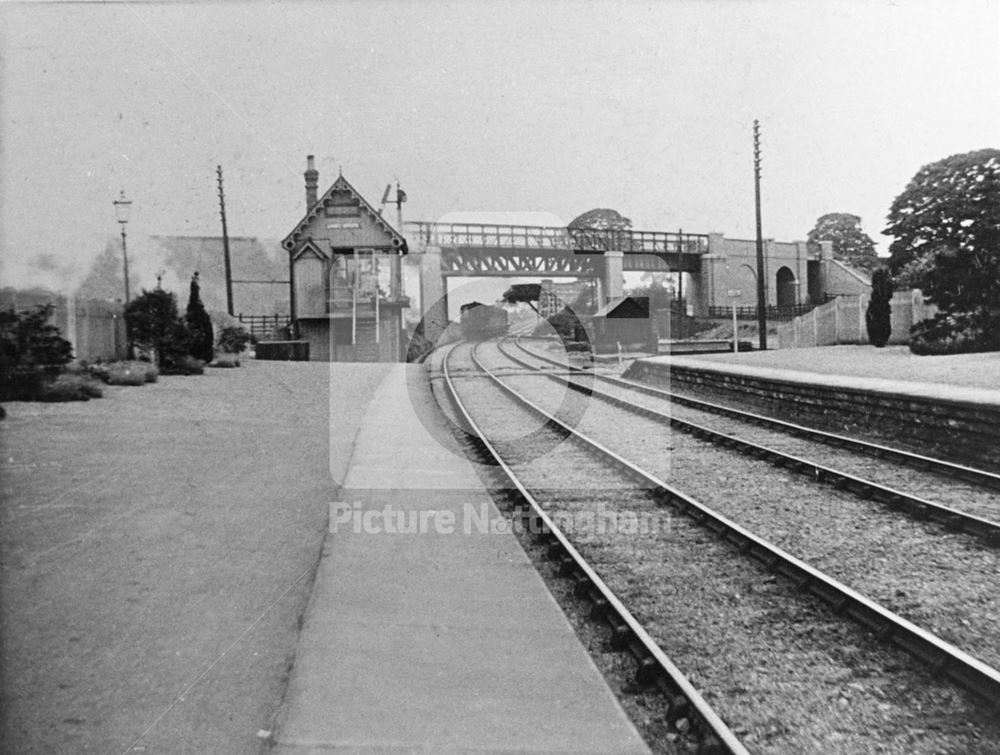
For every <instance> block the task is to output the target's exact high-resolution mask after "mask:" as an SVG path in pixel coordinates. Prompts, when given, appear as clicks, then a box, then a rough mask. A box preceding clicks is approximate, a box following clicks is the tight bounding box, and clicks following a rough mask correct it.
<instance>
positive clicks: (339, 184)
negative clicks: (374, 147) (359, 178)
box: [281, 175, 406, 252]
mask: <svg viewBox="0 0 1000 755" xmlns="http://www.w3.org/2000/svg"><path fill="white" fill-rule="evenodd" d="M335 191H346V192H347V193H349V194H350V195H351V198H352V199H354V200H356V201H357V203H358V205H359V206H360V207H361V209H362V210H365V211H366V212H368V213H369V214H370V215H371V216H372V218H373V219H374V221H375V224H376V225H378V226H379V227H380V228H381V229H382V230H383V231H385V232H386V233H388V234H389V235H390V236H392V237H393V238H394V239H398V240H399V244H400V247H401V248H402V249H403V250H404V251H405V249H406V239H404V238H403V236H402V234H400V233H399V231H397V230H396V229H395V228H393V227H392V226H391V225H390V224H389V222H388V221H387V220H386V219H385V218H383V217H382V216H381V215H380V214H379V213H378V211H377V210H376V209H375V208H374V207H372V206H371V205H370V204H368V200H366V199H365V198H364V197H363V196H361V194H359V193H358V191H357V189H355V188H354V187H353V186H351V184H350V183H349V182H348V180H347V179H346V178H344V176H343V175H340V176H337V180H336V181H334V182H333V185H332V186H331V187H330V188H329V189H327V190H326V191H325V192H324V193H323V195H322V196H321V197H320V198H319V199H317V200H316V203H315V204H313V206H312V207H310V208H309V209H308V211H307V212H306V214H305V215H304V216H303V217H302V219H301V220H300V221H299V222H298V223H296V224H295V230H293V231H292V232H291V233H289V234H288V235H287V236H285V239H284V241H282V242H281V245H282V246H283V247H284V248H285V250H287V251H289V252H290V251H292V250H293V249H294V248H295V245H296V243H298V241H299V240H300V239H301V237H302V234H303V233H304V232H305V230H306V228H308V226H309V223H311V222H312V221H313V220H315V219H316V218H317V217H319V214H320V213H321V212H322V211H323V207H324V204H325V202H326V200H327V199H330V198H331V197H332V196H333V193H334V192H335Z"/></svg>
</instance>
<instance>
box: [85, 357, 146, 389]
mask: <svg viewBox="0 0 1000 755" xmlns="http://www.w3.org/2000/svg"><path fill="white" fill-rule="evenodd" d="M80 371H81V372H83V373H84V374H86V375H89V376H91V377H94V378H97V379H98V380H100V381H101V382H103V383H107V384H108V385H143V384H145V383H155V382H156V378H157V376H158V375H159V370H157V369H156V365H155V364H152V363H150V362H140V361H128V362H97V363H96V364H87V365H81V368H80Z"/></svg>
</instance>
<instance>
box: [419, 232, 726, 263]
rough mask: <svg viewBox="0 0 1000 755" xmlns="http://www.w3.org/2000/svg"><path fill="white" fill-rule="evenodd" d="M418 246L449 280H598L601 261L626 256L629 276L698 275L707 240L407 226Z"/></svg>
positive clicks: (681, 236) (637, 234)
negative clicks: (427, 249) (437, 258)
mask: <svg viewBox="0 0 1000 755" xmlns="http://www.w3.org/2000/svg"><path fill="white" fill-rule="evenodd" d="M405 227H406V232H407V236H409V237H410V238H411V239H412V240H413V241H415V242H416V243H417V244H418V245H419V246H436V247H438V248H440V249H441V251H442V257H441V266H442V273H444V274H446V275H476V276H489V275H499V276H504V275H514V274H525V273H539V274H544V275H579V276H592V275H599V274H600V270H601V263H600V257H601V256H603V254H604V253H606V252H621V253H622V255H623V269H624V270H629V271H667V270H672V271H685V272H697V271H698V270H699V269H700V266H701V257H702V255H704V254H705V253H707V252H708V235H707V234H696V233H684V232H682V231H678V232H676V233H674V232H663V231H633V230H616V229H593V228H561V227H549V226H514V225H511V226H503V225H485V224H473V223H423V222H416V223H407V224H406V226H405Z"/></svg>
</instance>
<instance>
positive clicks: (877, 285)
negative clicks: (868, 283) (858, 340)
mask: <svg viewBox="0 0 1000 755" xmlns="http://www.w3.org/2000/svg"><path fill="white" fill-rule="evenodd" d="M891 300H892V278H891V277H890V276H889V273H888V272H887V271H886V270H884V269H882V268H879V269H878V270H876V271H875V272H874V273H872V298H871V299H870V300H869V301H868V310H867V311H866V312H865V326H866V327H867V328H868V340H869V341H870V342H871V344H872V346H877V347H879V348H881V347H882V346H885V345H886V344H887V343H889V336H891V335H892V307H891V306H890V304H889V302H890V301H891Z"/></svg>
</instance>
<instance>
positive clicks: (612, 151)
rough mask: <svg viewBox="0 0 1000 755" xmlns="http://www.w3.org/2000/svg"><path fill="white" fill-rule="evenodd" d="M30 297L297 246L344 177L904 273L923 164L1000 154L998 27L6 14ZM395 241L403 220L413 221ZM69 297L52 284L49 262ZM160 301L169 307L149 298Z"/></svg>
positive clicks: (337, 12) (14, 154) (424, 198)
mask: <svg viewBox="0 0 1000 755" xmlns="http://www.w3.org/2000/svg"><path fill="white" fill-rule="evenodd" d="M0 26H2V32H0V33H2V40H0V41H2V53H3V79H2V101H0V117H2V148H3V152H2V156H0V161H2V192H3V193H2V197H0V199H2V223H3V225H2V229H0V230H2V239H3V259H2V261H3V268H2V270H0V275H2V277H3V282H4V283H17V284H25V283H29V282H40V283H48V284H52V282H53V281H52V278H53V276H55V275H57V274H58V275H64V274H70V275H75V276H76V277H79V276H82V274H83V273H84V271H85V270H86V267H87V266H88V265H89V263H90V261H91V260H92V259H93V258H94V257H95V256H96V255H97V254H98V253H99V252H100V251H101V250H102V249H103V248H104V245H105V243H107V240H108V237H109V236H110V237H115V235H116V234H117V225H116V223H115V217H114V212H113V207H112V204H111V202H112V200H113V199H114V198H115V197H116V196H117V194H118V192H119V190H120V189H122V188H124V189H125V191H126V193H127V194H128V196H129V197H130V198H131V199H132V200H133V201H134V203H135V204H134V211H133V215H132V219H131V222H130V223H129V226H128V230H129V234H130V235H129V240H130V247H129V250H130V257H132V256H133V253H134V255H135V257H136V260H135V262H134V265H135V267H136V268H138V269H139V271H140V273H142V275H143V276H145V277H146V278H148V277H151V276H152V274H153V273H154V272H155V270H152V269H146V268H147V267H149V266H148V265H147V266H146V267H144V263H143V259H142V255H143V245H144V243H145V242H144V237H145V236H146V235H154V234H195V235H218V234H220V232H221V231H220V226H219V221H218V205H217V199H216V194H215V190H216V187H215V175H214V170H215V165H216V164H219V163H221V164H222V165H223V168H224V171H225V177H226V195H227V207H228V211H229V231H230V233H231V234H232V235H240V236H258V237H261V238H268V239H280V238H282V237H283V236H284V235H285V234H286V233H287V232H288V231H289V230H290V229H291V227H292V226H293V225H294V223H295V222H296V221H297V220H298V219H299V217H300V216H301V214H302V211H303V201H304V199H303V186H302V171H303V170H304V169H305V156H306V154H308V153H313V154H315V155H316V158H317V167H318V168H319V171H320V184H321V188H323V189H325V188H326V187H327V186H328V185H329V184H330V183H331V182H332V181H333V180H334V178H335V177H336V172H337V170H338V166H342V167H343V172H344V175H345V177H346V178H347V179H348V180H349V181H351V183H353V184H354V186H355V187H356V188H357V189H359V190H360V191H361V192H362V193H363V194H365V195H367V197H368V199H369V200H370V201H371V202H373V203H377V202H378V200H379V198H380V196H381V193H382V189H383V188H384V186H385V184H386V183H388V182H390V181H394V180H395V178H396V177H398V178H399V180H400V183H401V185H402V186H403V188H404V189H405V190H406V192H407V194H408V195H409V202H408V203H407V204H406V205H404V214H405V216H406V218H407V219H411V220H416V219H423V220H434V219H436V218H438V217H440V216H441V215H443V214H444V213H446V212H449V211H453V210H494V211H496V210H507V211H521V210H545V211H550V212H554V213H555V214H557V215H558V216H560V217H561V218H563V219H564V220H566V221H568V220H570V219H572V218H573V217H574V216H575V215H577V214H579V213H581V212H584V211H585V210H588V209H591V208H593V207H612V208H615V209H617V210H619V211H620V212H622V213H623V214H625V215H627V216H629V217H630V218H632V220H633V222H634V226H635V227H636V228H640V229H651V230H674V229H677V228H683V229H684V230H686V231H692V232H708V231H719V232H723V233H725V234H726V235H727V236H731V237H737V238H739V237H743V238H747V237H752V235H753V233H754V225H753V222H754V221H753V219H754V213H753V180H752V171H753V168H752V142H751V127H752V122H753V119H754V118H755V117H756V118H759V119H760V121H761V124H762V132H763V198H764V209H763V216H764V233H765V236H768V237H774V238H778V239H781V240H794V239H802V238H804V237H805V236H806V234H807V232H808V231H809V229H810V228H811V227H812V225H813V223H814V222H815V220H816V218H817V217H818V216H819V215H821V214H823V213H826V212H831V211H847V212H853V213H855V214H858V215H861V216H862V218H863V222H864V228H865V230H866V231H867V232H868V233H869V234H870V235H871V236H872V237H873V238H875V239H876V241H877V242H878V243H879V244H880V246H881V247H882V248H884V247H885V244H886V241H885V237H882V236H881V234H880V231H881V230H882V228H883V227H884V219H885V215H886V212H887V210H888V208H889V205H890V203H891V202H892V200H893V198H894V197H895V196H896V195H897V194H898V193H899V192H900V191H901V190H902V189H903V187H904V186H905V185H906V183H907V181H908V180H909V179H910V178H911V177H912V176H913V174H914V173H915V172H916V171H917V170H918V169H919V168H920V167H921V166H922V165H924V164H926V163H928V162H931V161H934V160H937V159H940V158H942V157H945V156H947V155H950V154H954V153H957V152H965V151H969V150H973V149H979V148H983V147H998V146H1000V138H998V136H1000V94H998V93H1000V13H998V2H995V1H987V0H968V1H967V2H962V1H958V2H956V1H955V0H948V1H947V2H944V1H943V2H919V1H917V2H899V3H894V2H884V1H875V2H844V1H843V0H837V2H775V1H771V0H763V1H761V2H752V1H747V2H725V1H720V2H663V1H657V2H628V1H618V2H607V3H598V2H585V1H584V0H573V1H572V2H553V1H551V0H541V1H538V0H535V1H534V2H492V3H487V2H475V1H472V0H461V1H455V2H436V3H435V2H430V3H428V2H403V1H402V0H398V1H388V2H381V3H378V2H375V3H373V2H339V3H327V2H301V3H297V2H252V3H244V2H225V3H191V4H172V3H162V4H158V3H144V4H139V5H134V4H125V3H120V4H119V3H110V4H82V3H81V4H73V3H71V4H39V3H28V4H5V5H3V6H2V7H0ZM391 217H394V214H393V215H392V216H391ZM46 254H48V255H51V257H49V258H48V262H49V266H50V267H52V266H53V265H54V266H55V267H56V268H57V271H52V270H50V271H48V272H46V271H43V270H39V268H38V266H37V262H38V261H39V259H41V258H43V255H46ZM153 282H154V281H152V280H146V279H145V278H144V280H143V281H142V283H143V284H144V285H152V283H153Z"/></svg>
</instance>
